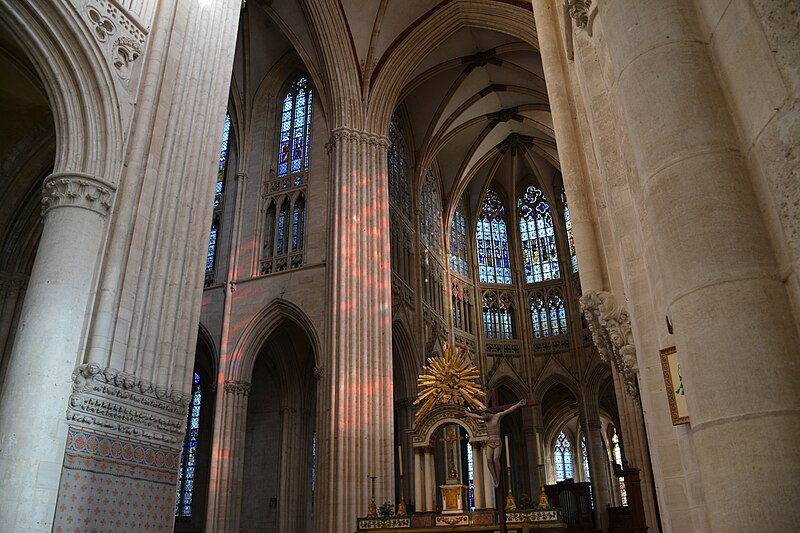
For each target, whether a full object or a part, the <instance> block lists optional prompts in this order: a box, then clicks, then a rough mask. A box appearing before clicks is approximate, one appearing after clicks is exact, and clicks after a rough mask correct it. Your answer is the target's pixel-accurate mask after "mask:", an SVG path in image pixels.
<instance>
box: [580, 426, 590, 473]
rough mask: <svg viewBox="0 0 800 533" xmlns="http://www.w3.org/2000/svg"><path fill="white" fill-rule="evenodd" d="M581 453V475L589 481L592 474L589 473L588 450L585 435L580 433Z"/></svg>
mask: <svg viewBox="0 0 800 533" xmlns="http://www.w3.org/2000/svg"><path fill="white" fill-rule="evenodd" d="M581 454H582V455H583V475H584V476H585V478H586V479H585V480H586V481H591V480H592V476H590V475H589V452H588V451H587V450H586V435H581Z"/></svg>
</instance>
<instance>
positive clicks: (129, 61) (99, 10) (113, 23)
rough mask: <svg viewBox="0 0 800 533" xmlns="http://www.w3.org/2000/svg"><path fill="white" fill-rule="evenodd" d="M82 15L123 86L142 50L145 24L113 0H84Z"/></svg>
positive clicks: (145, 34)
mask: <svg viewBox="0 0 800 533" xmlns="http://www.w3.org/2000/svg"><path fill="white" fill-rule="evenodd" d="M83 16H84V20H85V21H86V24H87V25H88V26H89V28H91V29H92V33H93V35H94V37H95V39H97V42H98V43H99V45H100V47H101V48H103V50H104V52H105V54H106V55H107V58H108V62H109V64H110V65H111V66H112V67H113V72H116V74H117V75H118V76H119V77H120V79H121V80H122V81H123V83H124V84H125V85H126V87H127V82H128V80H129V79H130V74H131V69H132V65H133V62H134V61H136V59H138V58H139V57H140V56H141V55H142V53H143V51H144V46H145V39H146V37H147V33H148V30H147V28H145V27H143V26H142V25H141V23H140V22H138V21H137V20H136V19H135V18H134V17H133V16H132V15H131V14H130V13H128V12H127V10H126V9H125V8H123V7H122V6H121V5H119V3H118V2H116V1H115V0H92V1H90V2H88V3H87V5H86V9H85V10H84V12H83Z"/></svg>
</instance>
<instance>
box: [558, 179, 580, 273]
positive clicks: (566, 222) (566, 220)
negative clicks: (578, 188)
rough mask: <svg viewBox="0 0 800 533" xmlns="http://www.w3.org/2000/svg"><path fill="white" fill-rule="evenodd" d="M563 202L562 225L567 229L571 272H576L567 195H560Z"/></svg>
mask: <svg viewBox="0 0 800 533" xmlns="http://www.w3.org/2000/svg"><path fill="white" fill-rule="evenodd" d="M561 199H562V200H563V202H564V225H565V226H566V227H567V243H568V244H569V257H570V262H571V263H572V272H577V271H578V256H577V255H575V237H573V236H572V219H571V218H570V216H569V206H568V205H567V195H566V194H565V193H562V194H561Z"/></svg>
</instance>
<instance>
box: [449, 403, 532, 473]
mask: <svg viewBox="0 0 800 533" xmlns="http://www.w3.org/2000/svg"><path fill="white" fill-rule="evenodd" d="M534 405H539V402H538V401H536V400H520V401H518V402H517V403H512V404H508V405H500V406H497V407H491V408H488V409H484V410H483V411H481V412H480V413H473V412H472V411H464V415H465V416H468V417H470V418H477V419H478V420H483V421H484V422H485V423H486V433H487V434H488V436H489V438H488V439H487V441H486V446H487V447H488V454H487V457H486V461H487V463H488V465H489V472H490V473H491V474H492V480H493V481H494V486H495V487H499V486H500V473H501V471H502V470H501V469H500V457H501V456H502V452H503V450H502V448H501V446H502V442H501V439H500V420H501V419H502V418H503V417H504V416H506V415H507V414H509V413H513V412H514V411H516V410H517V409H520V408H522V407H533V406H534Z"/></svg>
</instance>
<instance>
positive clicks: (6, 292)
mask: <svg viewBox="0 0 800 533" xmlns="http://www.w3.org/2000/svg"><path fill="white" fill-rule="evenodd" d="M27 282H28V276H26V275H24V274H9V273H6V272H0V295H2V304H0V388H2V386H3V376H5V374H6V372H5V370H6V366H7V365H8V360H9V359H10V357H9V356H10V352H11V346H12V343H13V340H14V335H13V334H12V333H11V328H12V326H13V324H14V321H15V320H14V319H15V317H16V316H18V314H19V310H20V309H19V308H20V307H21V305H20V304H21V302H22V301H24V296H25V291H24V287H25V284H26V283H27ZM20 296H22V297H23V298H22V299H21V298H20Z"/></svg>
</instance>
